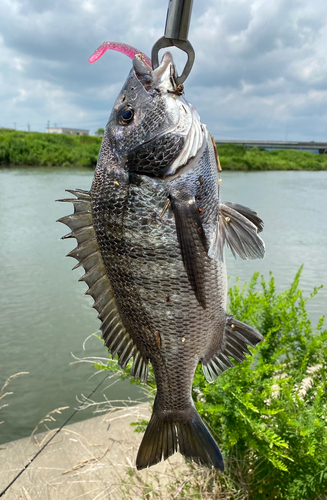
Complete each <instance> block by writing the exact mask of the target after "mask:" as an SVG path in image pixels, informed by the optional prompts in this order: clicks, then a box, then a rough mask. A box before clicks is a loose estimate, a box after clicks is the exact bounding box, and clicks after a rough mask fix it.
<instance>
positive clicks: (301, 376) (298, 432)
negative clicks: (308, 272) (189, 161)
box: [194, 268, 327, 500]
mask: <svg viewBox="0 0 327 500" xmlns="http://www.w3.org/2000/svg"><path fill="white" fill-rule="evenodd" d="M301 271H302V268H301V269H300V270H299V272H298V273H297V275H296V277H295V279H294V281H293V283H292V284H291V286H290V288H289V289H288V290H285V291H284V292H282V293H280V294H277V293H276V289H275V282H274V278H273V276H272V275H271V276H270V280H269V282H268V283H266V282H265V280H264V279H263V277H261V287H262V291H260V292H259V291H256V290H257V285H258V281H259V274H258V273H256V274H255V275H254V276H253V278H252V280H251V282H250V283H249V285H244V286H243V287H242V288H241V287H240V285H236V286H235V287H233V288H231V290H230V292H229V298H230V313H231V314H233V315H235V316H236V317H237V318H238V319H240V320H241V321H244V322H246V323H248V324H250V325H252V326H254V327H256V328H257V329H258V330H259V331H260V332H261V333H262V334H263V335H264V337H265V342H262V343H261V344H260V345H258V346H257V347H256V348H255V349H253V350H252V352H253V357H250V356H248V359H247V360H246V361H244V362H243V363H242V364H241V365H238V366H237V367H236V368H234V369H231V370H228V371H227V372H225V373H223V374H222V375H221V376H220V377H219V378H218V379H217V380H216V382H214V383H213V384H208V383H207V382H206V381H205V379H204V376H203V374H202V372H201V369H200V368H199V369H198V370H197V373H196V377H195V380H194V388H195V390H194V398H195V400H196V406H197V408H198V410H199V412H200V414H201V415H202V417H203V418H204V419H205V420H206V421H207V423H208V425H209V426H210V428H211V429H212V431H213V432H214V434H215V437H216V439H217V441H218V442H219V443H220V445H221V448H222V451H223V454H224V456H225V460H226V462H227V475H228V476H229V480H230V482H231V484H233V486H237V487H238V488H239V489H242V490H244V493H246V494H247V495H248V497H249V498H251V500H256V499H258V500H259V499H260V500H261V499H262V498H267V499H282V498H283V499H284V498H285V499H288V500H301V499H303V500H309V499H314V498H317V495H319V494H323V493H324V492H325V491H326V490H327V426H326V418H327V411H326V408H327V392H326V366H327V330H323V318H321V320H320V321H319V323H318V325H317V328H316V331H315V332H313V330H312V326H311V323H310V320H309V319H308V315H307V312H306V303H307V300H308V299H305V298H304V297H303V293H302V291H301V290H300V289H299V280H300V275H301ZM317 291H318V289H315V290H314V292H313V293H312V294H311V296H310V298H312V297H313V296H314V295H315V294H316V293H317Z"/></svg>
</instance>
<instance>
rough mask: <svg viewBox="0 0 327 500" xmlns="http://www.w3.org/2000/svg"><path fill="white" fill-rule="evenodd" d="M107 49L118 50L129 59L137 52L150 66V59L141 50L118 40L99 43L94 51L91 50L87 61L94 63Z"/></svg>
mask: <svg viewBox="0 0 327 500" xmlns="http://www.w3.org/2000/svg"><path fill="white" fill-rule="evenodd" d="M107 50H117V51H118V52H122V53H123V54H126V55H127V56H128V57H130V58H131V59H133V58H134V56H136V55H137V54H140V55H141V56H142V59H143V61H144V62H145V64H147V65H148V66H149V67H150V68H152V62H151V59H150V58H149V57H148V56H146V55H145V54H143V52H141V51H140V50H137V49H135V48H134V47H131V45H127V44H126V43H119V42H103V44H102V45H100V47H99V48H98V49H97V50H96V51H95V52H93V54H92V55H91V57H90V58H89V62H90V63H94V62H95V61H97V60H98V59H100V57H101V56H103V54H104V53H105V52H107Z"/></svg>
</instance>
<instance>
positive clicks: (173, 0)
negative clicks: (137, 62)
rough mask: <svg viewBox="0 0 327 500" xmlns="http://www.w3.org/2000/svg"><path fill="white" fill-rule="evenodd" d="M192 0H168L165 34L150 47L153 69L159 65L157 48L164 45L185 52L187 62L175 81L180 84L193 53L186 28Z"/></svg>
mask: <svg viewBox="0 0 327 500" xmlns="http://www.w3.org/2000/svg"><path fill="white" fill-rule="evenodd" d="M192 5H193V0H169V6H168V12H167V20H166V27H165V34H164V36H163V37H161V38H159V40H157V41H156V43H155V44H154V46H153V48H152V52H151V59H152V66H153V69H156V68H157V67H158V66H159V50H160V49H163V48H165V47H173V46H174V47H178V48H179V49H181V50H183V51H184V52H186V54H187V62H186V65H185V67H184V70H183V72H182V74H181V75H180V76H177V77H175V80H176V83H177V84H178V85H179V84H182V83H183V82H184V81H185V80H186V78H187V77H188V75H189V74H190V71H191V69H192V66H193V63H194V59H195V53H194V49H193V47H192V45H191V43H190V42H189V41H188V39H187V36H188V30H189V25H190V20H191V12H192Z"/></svg>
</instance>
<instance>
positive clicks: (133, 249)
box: [59, 42, 265, 471]
mask: <svg viewBox="0 0 327 500" xmlns="http://www.w3.org/2000/svg"><path fill="white" fill-rule="evenodd" d="M108 48H110V49H111V48H113V49H114V50H120V51H121V52H125V53H126V54H127V55H129V56H130V58H131V59H132V69H131V70H130V73H129V75H128V77H127V80H126V82H125V84H124V86H123V88H122V90H121V92H120V93H119V95H118V97H117V99H116V102H115V104H114V107H113V110H112V112H111V115H110V117H109V121H108V124H107V126H106V129H105V133H104V137H103V141H102V145H101V149H100V153H99V158H98V162H97V166H96V169H95V174H94V179H93V183H92V187H91V189H90V191H85V190H81V189H75V190H68V192H69V193H71V194H72V195H73V197H71V198H68V199H65V200H61V201H66V202H71V203H73V206H74V213H73V214H71V215H68V216H66V217H62V218H61V219H59V221H60V222H62V223H64V224H66V225H67V226H68V227H69V228H70V231H71V232H70V233H69V234H68V235H66V236H64V238H75V239H76V240H77V247H76V248H75V249H74V250H72V251H71V252H70V253H69V254H68V256H70V257H73V258H75V259H77V260H78V264H77V266H75V267H78V266H82V267H83V268H84V270H85V274H84V275H83V276H82V278H80V281H84V282H85V283H86V284H87V285H88V290H87V292H86V294H88V295H90V296H92V297H93V299H94V304H93V307H94V308H95V309H96V310H97V311H98V318H99V319H100V321H101V327H100V328H101V331H102V337H103V340H104V342H105V345H106V346H107V348H108V350H109V352H110V353H111V355H112V357H113V358H114V357H115V356H117V358H118V364H119V365H120V366H121V367H122V368H123V369H125V368H126V366H127V364H128V363H130V364H129V366H131V372H130V373H131V376H133V377H134V378H135V379H136V380H140V381H141V382H142V383H146V381H147V377H148V372H149V364H150V363H151V365H152V368H153V372H154V376H155V381H156V387H157V393H156V397H155V401H154V405H153V413H152V416H151V418H150V421H149V423H148V426H147V428H146V430H145V434H144V436H143V439H142V442H141V445H140V448H139V450H138V454H137V458H136V467H137V469H138V470H141V469H144V468H146V467H150V466H152V465H154V464H156V463H158V462H160V461H161V460H162V459H164V460H166V459H167V458H168V457H170V456H171V455H172V454H174V453H175V452H176V451H178V450H179V451H180V453H181V454H182V455H183V456H184V457H186V458H187V459H190V460H193V461H194V462H195V463H197V464H200V465H204V466H207V467H209V468H214V469H217V470H221V471H223V470H224V461H223V457H222V454H221V451H220V449H219V447H218V445H217V443H216V441H215V440H214V439H213V437H212V435H211V434H210V432H209V430H208V428H207V427H206V425H205V424H204V422H203V420H202V419H201V417H200V415H199V413H198V411H197V410H196V408H195V405H194V402H193V399H192V382H193V378H194V374H195V370H196V368H197V366H198V364H199V363H201V364H202V369H203V373H204V375H205V377H206V380H207V381H208V382H213V381H214V380H215V379H216V378H217V377H218V376H219V375H220V374H221V373H223V372H224V371H225V370H227V369H228V368H230V367H233V366H234V363H233V362H232V360H231V358H233V359H234V360H235V361H237V362H238V363H242V361H243V360H244V359H246V355H248V354H251V352H250V351H249V349H248V347H249V346H251V347H254V346H255V345H256V344H257V343H258V342H260V341H262V340H264V338H263V336H262V335H261V334H260V333H259V332H258V331H256V330H255V329H254V328H252V327H251V326H248V325H246V324H244V323H242V322H241V321H239V320H237V318H235V317H233V316H232V315H230V314H227V312H226V305H227V274H226V273H227V271H226V263H225V257H224V252H225V247H229V249H230V250H231V252H232V254H233V255H234V256H235V257H236V256H239V257H240V258H242V259H256V258H263V257H264V253H265V245H264V242H263V240H262V239H261V237H260V236H259V233H260V232H261V231H262V229H263V221H262V220H261V219H260V218H259V217H258V215H257V213H256V212H255V211H253V210H252V209H249V208H247V207H245V206H242V205H239V204H237V203H233V202H223V201H222V200H221V196H220V190H221V187H220V176H219V170H220V164H219V159H218V156H217V150H216V147H215V144H214V141H213V138H212V137H211V135H210V134H209V132H208V129H207V127H206V125H204V124H203V123H202V122H201V120H200V117H199V115H198V113H197V111H196V110H195V108H194V107H193V106H192V105H191V104H190V103H189V102H188V101H187V100H186V98H185V95H184V89H183V86H181V85H177V84H176V68H175V64H174V61H173V57H172V55H171V54H170V53H169V52H166V53H165V54H164V56H163V58H162V61H161V64H160V65H159V67H158V68H156V69H153V68H152V66H151V61H150V59H149V58H147V57H146V56H145V55H144V54H142V53H141V52H139V51H138V50H137V49H134V48H133V47H130V46H127V45H125V44H117V43H113V42H105V44H103V45H102V46H101V47H100V48H99V49H97V51H96V52H95V55H93V56H92V57H93V60H96V59H97V58H99V57H100V56H101V55H102V54H103V53H104V52H105V51H106V50H107V49H108ZM91 62H92V61H91Z"/></svg>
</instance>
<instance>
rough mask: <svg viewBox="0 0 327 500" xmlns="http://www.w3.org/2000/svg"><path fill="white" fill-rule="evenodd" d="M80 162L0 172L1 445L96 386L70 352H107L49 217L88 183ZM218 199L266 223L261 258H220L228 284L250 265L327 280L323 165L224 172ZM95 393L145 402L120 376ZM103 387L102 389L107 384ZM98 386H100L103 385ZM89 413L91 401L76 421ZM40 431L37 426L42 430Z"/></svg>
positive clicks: (314, 312)
mask: <svg viewBox="0 0 327 500" xmlns="http://www.w3.org/2000/svg"><path fill="white" fill-rule="evenodd" d="M92 177H93V172H92V171H91V170H88V169H82V170H79V169H68V168H17V169H0V234H1V246H0V256H1V261H0V262H1V263H0V283H1V293H0V341H1V350H0V388H1V386H2V385H3V383H4V382H5V380H6V379H7V378H8V377H9V376H10V375H13V374H14V373H17V372H21V371H24V372H28V373H29V375H21V376H20V377H18V378H16V379H15V380H13V381H12V382H11V384H10V386H8V388H7V390H8V391H12V392H13V394H11V395H8V396H6V398H4V399H3V400H1V401H0V407H1V404H4V403H7V404H8V406H7V407H4V408H2V409H0V421H4V423H3V424H2V425H0V443H4V442H7V441H11V440H14V439H18V438H21V437H24V436H28V435H30V433H31V432H32V431H33V429H34V428H35V426H36V425H37V424H38V422H39V421H40V420H41V419H42V418H43V417H44V416H45V415H46V414H47V413H48V412H50V411H52V410H54V409H56V408H60V407H65V406H69V407H70V408H69V409H68V410H64V411H63V413H62V414H61V415H55V418H56V420H57V424H53V425H58V424H61V423H62V422H63V421H64V420H65V419H66V418H67V417H68V416H69V414H70V412H71V411H72V409H73V408H75V407H77V406H78V401H77V398H78V399H81V395H82V394H84V395H87V394H88V393H89V392H91V390H92V389H93V388H94V387H95V386H96V384H97V383H98V381H99V380H100V378H101V377H102V376H103V375H101V374H96V375H94V374H95V372H96V370H95V369H94V368H93V367H92V365H91V364H90V363H89V364H87V363H75V361H76V359H75V358H82V357H95V358H96V357H103V358H105V357H106V350H105V348H104V347H103V345H102V343H101V342H100V340H98V339H97V338H96V337H94V336H93V337H91V338H90V339H89V340H88V341H87V342H86V343H85V346H84V348H83V343H84V341H85V339H86V338H87V337H88V336H90V334H92V333H94V332H97V331H98V328H99V321H98V320H97V319H96V311H95V310H94V309H92V307H91V305H92V299H91V298H90V297H88V296H85V295H83V292H84V291H85V290H86V285H85V284H84V283H78V278H79V277H80V276H81V275H82V274H83V272H82V270H81V269H78V270H75V271H73V272H72V271H71V268H72V267H73V265H75V263H76V261H75V260H74V259H70V258H65V255H66V254H67V253H68V252H69V251H70V250H71V249H72V248H73V247H74V242H75V240H70V239H68V240H64V241H61V240H60V237H61V236H62V235H64V234H66V233H67V232H68V230H67V227H66V226H63V225H62V224H59V223H58V224H56V223H55V221H56V219H58V218H59V217H61V216H63V215H67V214H69V213H71V210H72V206H71V205H70V204H64V203H55V201H54V200H56V199H58V198H63V197H65V192H64V190H65V189H74V188H81V189H89V188H90V185H91V182H92ZM222 179H223V184H222V187H221V190H222V191H221V192H222V198H223V199H224V200H226V201H234V202H237V203H241V204H243V205H247V206H249V207H251V208H253V209H255V210H256V211H258V213H259V215H260V217H262V218H263V219H264V221H265V229H264V232H263V239H264V240H265V243H266V248H267V253H266V257H265V259H264V260H263V261H241V260H239V261H235V260H234V259H233V258H232V257H231V256H230V255H228V257H227V265H228V274H229V275H230V283H231V284H233V283H234V282H235V276H239V278H240V281H241V282H244V281H247V280H249V279H250V277H251V276H252V274H253V272H254V271H260V272H261V273H262V274H263V275H264V276H265V277H266V278H268V277H269V271H270V270H271V271H273V273H274V275H275V278H276V285H277V290H278V291H281V290H283V289H284V288H286V287H287V286H288V285H289V284H290V282H291V281H292V279H293V278H294V276H295V273H296V272H297V270H298V269H299V267H300V265H301V264H304V269H303V274H302V279H301V282H300V285H301V288H302V289H303V290H304V291H305V293H306V294H307V295H308V294H309V293H310V292H311V291H312V289H313V287H314V286H317V285H320V284H324V285H327V265H326V264H327V250H326V249H327V217H326V214H327V172H294V171H293V172H223V173H222ZM326 305H327V289H326V288H324V289H322V290H321V291H320V292H319V294H318V296H317V297H315V298H314V299H313V301H312V302H310V303H309V305H308V311H309V316H310V318H311V319H312V321H313V323H316V322H317V320H318V318H319V317H320V316H321V315H322V314H324V313H325V312H326ZM108 384H109V383H107V384H105V386H104V388H103V389H102V388H101V390H99V392H98V394H97V396H96V398H97V400H99V401H101V400H103V399H104V396H103V393H105V395H106V397H107V398H108V399H110V400H117V399H119V400H121V399H124V400H128V399H129V398H130V399H132V400H136V399H143V400H144V394H143V392H142V391H141V390H140V388H139V387H138V386H135V385H131V384H130V383H129V382H128V381H118V382H117V383H116V384H114V385H112V386H111V387H108ZM106 387H107V388H106ZM104 389H105V390H104ZM90 416H92V408H91V409H89V410H83V411H82V412H79V413H78V414H77V416H76V417H75V421H76V420H81V419H85V418H88V417H90ZM41 429H42V430H44V427H41Z"/></svg>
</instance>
